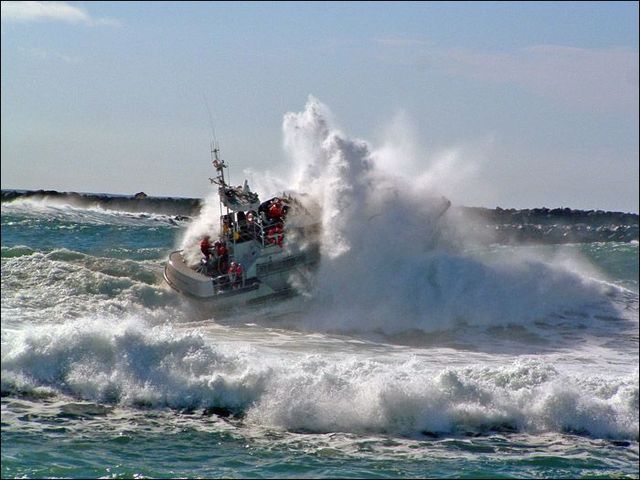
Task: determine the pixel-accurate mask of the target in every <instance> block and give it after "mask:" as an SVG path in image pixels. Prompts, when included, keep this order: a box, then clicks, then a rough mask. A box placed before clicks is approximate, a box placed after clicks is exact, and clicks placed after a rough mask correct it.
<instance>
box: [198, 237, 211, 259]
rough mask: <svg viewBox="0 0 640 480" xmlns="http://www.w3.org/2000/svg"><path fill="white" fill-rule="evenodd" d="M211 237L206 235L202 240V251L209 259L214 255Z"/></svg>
mask: <svg viewBox="0 0 640 480" xmlns="http://www.w3.org/2000/svg"><path fill="white" fill-rule="evenodd" d="M210 238H211V237H209V235H205V237H204V238H203V239H202V241H201V242H200V251H201V252H202V254H203V255H204V258H205V259H206V260H207V261H209V258H210V257H211V256H212V255H213V253H212V252H211V248H212V245H211V241H210Z"/></svg>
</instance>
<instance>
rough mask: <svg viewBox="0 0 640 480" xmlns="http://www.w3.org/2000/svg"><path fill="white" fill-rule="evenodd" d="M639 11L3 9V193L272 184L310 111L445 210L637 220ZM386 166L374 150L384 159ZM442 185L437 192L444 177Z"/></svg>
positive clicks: (164, 191)
mask: <svg viewBox="0 0 640 480" xmlns="http://www.w3.org/2000/svg"><path fill="white" fill-rule="evenodd" d="M638 13H639V12H638V3H637V2H585V3H581V2H566V3H564V2H548V3H547V2H531V3H529V2H495V3H494V2H451V3H449V2H179V3H178V2H158V3H155V2H15V3H14V2H5V1H3V2H2V22H1V57H0V58H1V101H2V111H1V134H2V142H1V143H2V152H1V154H2V157H1V183H2V188H3V189H56V190H60V191H78V192H104V193H117V194H134V193H136V192H140V191H144V192H146V193H147V194H149V195H155V196H180V197H197V198H201V197H204V196H206V195H208V194H209V193H210V192H211V188H212V187H211V185H210V184H209V181H208V177H209V176H213V171H212V167H211V163H210V153H209V145H210V141H211V138H212V129H211V122H210V119H209V113H208V109H209V111H210V112H211V117H212V119H213V125H214V128H215V136H216V139H217V140H218V142H219V144H220V147H221V151H222V155H223V157H224V158H225V159H226V161H227V162H228V163H229V165H230V174H231V176H232V180H234V183H238V184H239V183H241V182H242V180H243V179H244V178H242V177H243V171H245V170H246V169H251V170H252V171H254V172H258V173H259V172H267V171H269V172H271V173H272V174H275V175H283V176H286V175H287V173H288V169H289V168H290V165H291V164H290V159H288V158H287V156H286V155H285V152H284V149H283V136H282V121H283V116H284V115H285V114H286V113H287V112H291V111H293V112H298V111H302V110H303V109H304V107H305V104H306V102H307V100H308V98H309V96H310V95H312V96H313V97H315V98H317V99H319V100H320V101H321V102H322V103H324V104H325V105H327V107H328V108H329V109H330V110H331V112H332V114H333V117H334V118H335V121H336V123H337V126H338V127H339V128H340V130H341V131H342V132H343V133H344V134H345V135H348V136H350V137H354V138H360V139H363V140H365V141H367V142H369V144H370V145H371V149H372V150H376V151H389V149H391V150H393V151H394V152H400V153H403V155H402V158H398V159H397V168H398V169H401V170H402V171H403V172H405V173H406V174H408V175H409V176H410V175H412V174H413V173H414V172H415V173H416V174H418V173H421V172H424V171H434V172H436V174H434V179H436V180H434V181H438V182H441V185H438V187H439V188H440V189H441V190H442V191H443V192H444V193H446V194H447V195H448V196H449V197H450V198H451V200H452V201H453V202H454V203H455V204H461V205H467V206H483V207H489V208H493V207H496V206H500V207H502V208H535V207H543V206H544V207H548V208H557V207H570V208H579V209H601V210H614V211H625V212H635V213H637V212H638V203H639V186H638V176H639V138H638V131H639V112H638V88H639V87H638V84H639V80H638V78H639V77H638V41H639V40H638ZM385 149H386V150H385ZM442 172H445V173H446V174H442Z"/></svg>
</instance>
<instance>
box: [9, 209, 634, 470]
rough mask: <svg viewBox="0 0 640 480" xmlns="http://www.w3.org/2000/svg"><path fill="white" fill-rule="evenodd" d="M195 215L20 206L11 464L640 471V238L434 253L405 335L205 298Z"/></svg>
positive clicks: (344, 317)
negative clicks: (218, 309)
mask: <svg viewBox="0 0 640 480" xmlns="http://www.w3.org/2000/svg"><path fill="white" fill-rule="evenodd" d="M187 226H188V222H187V221H176V220H175V219H173V218H171V217H170V216H164V215H152V214H128V213H125V212H108V211H95V210H82V209H76V208H70V207H65V206H52V205H40V206H34V205H32V204H24V203H23V204H20V203H16V204H3V205H2V445H1V447H2V452H1V454H2V457H1V459H2V467H1V468H2V470H1V472H2V477H3V478H43V477H48V478H51V477H55V478H98V477H100V478H175V477H187V478H220V477H225V478H398V477H403V478H424V477H438V478H523V477H525V478H602V477H608V478H610V477H615V478H638V476H639V472H638V458H639V455H638V453H639V450H638V244H637V243H596V244H585V245H577V244H576V245H564V246H544V247H539V246H526V247H525V246H522V247H518V246H508V247H507V246H489V247H475V248H467V249H466V250H463V251H460V252H457V253H455V254H452V253H451V252H447V253H446V254H442V255H439V256H437V257H436V256H433V255H432V256H431V257H429V258H428V261H426V260H425V263H424V264H421V265H420V268H423V273H424V275H423V276H418V277H416V279H415V280H413V279H412V282H414V283H416V285H417V286H416V291H415V292H414V293H413V295H414V296H415V295H419V293H416V292H419V291H420V290H421V289H424V290H426V289H429V290H430V292H434V291H435V292H437V295H436V294H435V293H434V294H433V295H434V296H433V297H429V298H430V300H431V301H432V302H433V305H434V310H433V311H430V310H428V309H427V310H420V311H417V310H418V307H419V308H423V304H422V303H418V302H417V301H416V304H415V305H414V306H413V307H415V308H413V307H412V308H409V307H411V305H409V306H408V307H407V309H406V310H405V311H396V313H395V314H392V313H385V315H387V317H388V318H387V321H388V322H389V324H390V325H394V328H393V330H389V331H387V330H385V329H381V328H379V327H378V326H376V327H375V328H373V327H372V328H371V329H367V328H366V325H368V323H367V322H369V321H371V323H372V325H373V324H374V320H373V315H372V314H371V313H370V312H369V311H368V310H362V309H358V308H355V307H353V306H352V305H351V304H350V303H347V304H343V303H341V300H340V299H335V301H334V303H326V302H325V303H324V304H323V305H322V309H320V310H319V312H320V313H318V309H317V308H316V309H315V310H314V308H313V306H311V307H309V309H308V311H307V310H305V309H303V310H302V311H299V310H297V311H296V312H295V313H293V314H288V315H286V316H284V315H283V316H282V317H278V318H275V317H274V315H273V312H271V311H252V312H239V313H238V314H237V315H234V316H232V317H231V318H228V317H226V318H218V317H217V316H216V314H215V312H211V311H208V310H207V309H206V308H205V309H203V308H201V306H199V305H193V304H191V303H189V302H188V301H187V300H185V299H184V298H182V297H180V296H179V295H177V294H176V293H174V292H173V291H171V290H170V289H168V288H167V287H166V285H164V283H163V280H162V268H163V263H164V261H165V259H166V256H167V254H168V253H169V252H170V251H171V250H172V249H173V248H174V247H175V246H176V245H178V243H179V239H180V238H181V236H182V235H183V233H184V231H185V229H186V228H187ZM496 262H497V263H496ZM412 278H413V277H412ZM420 279H422V280H420ZM420 282H422V283H420ZM549 285H550V286H551V287H552V288H551V289H547V287H548V286H549ZM481 286H482V287H481ZM556 294H557V295H556ZM546 302H548V303H549V305H548V306H549V308H547V309H545V310H540V312H538V311H537V310H536V312H533V313H532V315H530V316H529V315H526V316H522V317H520V316H517V315H518V312H520V311H521V310H522V311H524V310H527V311H531V310H532V309H535V307H536V306H542V304H545V303H546ZM563 302H564V303H563ZM383 303H384V300H383V299H381V300H380V305H378V306H377V310H375V311H377V312H380V311H382V309H383V307H384V305H383ZM345 305H346V306H348V307H349V308H346V306H345ZM436 307H437V308H436ZM463 307H464V308H463ZM448 312H453V313H455V316H454V317H451V318H452V320H451V321H450V322H448V321H445V320H446V319H448V318H449V317H446V314H447V313H448ZM368 315H372V317H371V318H369V317H368ZM282 318H284V319H285V320H282ZM443 319H444V320H443ZM437 322H443V323H437ZM376 325H377V324H376ZM343 326H344V328H342V327H343Z"/></svg>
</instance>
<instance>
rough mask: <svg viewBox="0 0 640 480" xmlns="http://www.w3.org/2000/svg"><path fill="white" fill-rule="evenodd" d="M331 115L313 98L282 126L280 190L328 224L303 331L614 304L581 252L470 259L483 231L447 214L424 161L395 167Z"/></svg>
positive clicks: (430, 324)
mask: <svg viewBox="0 0 640 480" xmlns="http://www.w3.org/2000/svg"><path fill="white" fill-rule="evenodd" d="M330 118H331V115H330V112H329V111H328V109H327V107H326V106H324V105H323V104H321V103H320V102H319V101H318V100H316V99H315V98H313V97H310V99H309V101H308V103H307V105H306V108H305V110H304V111H303V112H300V113H288V114H287V115H286V116H285V119H284V124H283V130H284V145H285V149H286V151H287V152H288V155H289V157H290V158H291V161H292V164H293V168H292V171H293V175H292V178H291V179H289V181H288V182H285V183H284V184H283V186H284V185H286V184H288V185H290V186H291V187H292V189H293V190H294V191H299V192H304V193H308V194H311V196H312V197H313V198H314V199H315V200H316V201H317V203H318V204H319V205H320V210H319V211H318V212H317V215H318V217H319V218H321V219H322V226H323V230H322V231H323V237H322V253H323V255H322V262H321V266H320V269H319V272H318V273H317V275H316V276H315V277H314V279H313V282H312V288H309V289H307V290H306V291H305V293H306V295H307V296H309V297H312V298H315V299H316V300H317V302H316V304H315V305H316V307H317V308H315V309H314V307H313V304H312V306H311V311H310V312H309V314H308V315H307V316H306V318H305V323H306V325H307V326H308V327H310V328H313V329H321V330H325V331H381V332H384V333H387V334H393V333H397V332H399V331H404V330H411V329H419V330H423V331H433V330H441V329H448V328H454V327H456V326H458V325H496V324H513V323H515V324H527V323H531V322H533V321H535V320H539V319H541V318H544V317H545V316H547V315H550V314H555V313H561V312H562V311H564V310H570V309H575V308H579V307H581V306H584V305H593V304H598V306H599V308H602V309H605V310H611V311H612V312H613V311H615V310H616V309H617V307H616V306H615V305H614V304H613V303H612V302H611V301H610V300H609V297H608V295H611V294H612V291H615V290H616V288H617V287H614V286H612V285H609V284H607V283H605V282H602V281H601V280H600V279H598V278H593V277H592V275H591V273H592V272H588V271H585V270H584V269H582V268H581V264H582V263H584V262H580V261H579V260H576V261H573V262H568V261H563V262H562V263H552V262H548V261H546V260H544V259H542V258H536V257H535V256H533V255H528V256H527V257H525V258H517V256H516V255H511V256H510V257H509V258H493V259H488V258H485V259H482V258H477V257H474V256H471V255H469V254H468V253H466V251H467V247H468V246H469V245H473V244H474V242H475V241H476V240H477V238H476V237H475V235H474V234H473V232H472V231H471V230H470V229H469V228H467V225H468V221H467V218H466V217H465V215H464V214H463V213H461V212H460V211H451V210H449V211H448V212H447V213H446V214H444V215H443V212H444V211H445V210H446V207H447V205H446V199H444V198H443V197H442V193H443V192H442V191H436V190H434V187H433V184H434V182H432V181H430V175H431V172H430V171H429V168H428V166H427V168H426V169H425V168H424V167H423V168H422V170H416V171H410V172H405V173H404V174H403V173H402V172H397V171H392V170H391V169H390V167H389V165H393V161H390V159H391V160H392V159H393V158H392V157H393V150H392V149H391V148H390V147H389V145H386V146H385V148H384V151H381V150H376V149H375V148H373V147H372V146H370V145H369V144H368V143H367V142H365V141H363V140H358V139H351V138H349V137H348V136H347V135H345V134H344V133H342V132H340V131H339V130H337V129H335V128H333V127H332V126H331V124H330V120H329V119H330ZM401 160H402V159H398V163H399V164H405V165H406V164H407V162H406V161H401ZM440 170H441V169H440ZM441 173H442V172H440V177H439V180H440V181H441V182H442V186H441V188H443V189H445V188H446V184H447V179H446V178H441ZM454 180H455V179H453V178H451V181H452V182H453V181H454ZM445 193H446V192H445ZM565 260H566V259H565ZM327 305H330V306H331V308H326V306H327Z"/></svg>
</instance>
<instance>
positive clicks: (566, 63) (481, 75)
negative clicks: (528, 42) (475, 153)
mask: <svg viewBox="0 0 640 480" xmlns="http://www.w3.org/2000/svg"><path fill="white" fill-rule="evenodd" d="M426 62H427V64H428V65H431V66H432V67H435V68H436V69H439V70H441V71H443V72H446V73H449V74H453V75H459V76H464V77H468V78H473V79H476V80H480V81H487V82H493V83H507V84H514V85H518V86H520V87H523V88H525V89H526V90H529V91H531V92H533V93H536V94H538V95H542V96H546V97H551V98H554V99H558V100H563V101H565V102H569V103H571V104H573V105H578V106H582V107H587V108H597V109H605V110H620V109H622V110H627V109H629V108H637V105H638V52H637V51H633V50H631V49H628V48H607V49H586V48H574V47H566V46H561V45H537V46H532V47H529V48H525V49H521V50H519V51H517V52H514V53H497V52H473V51H469V50H448V51H439V52H430V53H429V54H427V56H426Z"/></svg>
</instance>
